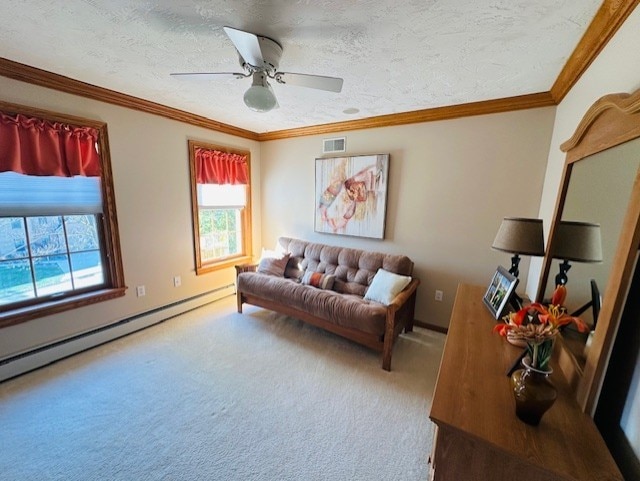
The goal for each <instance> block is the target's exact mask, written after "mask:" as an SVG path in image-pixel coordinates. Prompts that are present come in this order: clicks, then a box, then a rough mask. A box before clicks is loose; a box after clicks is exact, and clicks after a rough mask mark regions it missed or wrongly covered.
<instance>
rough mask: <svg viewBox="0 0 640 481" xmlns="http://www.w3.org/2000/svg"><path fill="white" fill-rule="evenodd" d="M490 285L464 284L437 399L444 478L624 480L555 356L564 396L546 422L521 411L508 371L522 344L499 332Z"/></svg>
mask: <svg viewBox="0 0 640 481" xmlns="http://www.w3.org/2000/svg"><path fill="white" fill-rule="evenodd" d="M485 290H486V289H485V288H484V287H482V286H471V285H466V284H461V285H460V286H459V287H458V292H457V295H456V301H455V304H454V307H453V313H452V315H451V324H450V326H449V333H448V336H447V341H446V344H445V349H444V354H443V357H442V362H441V364H440V371H439V374H438V381H437V383H436V389H435V393H434V398H433V404H432V406H431V414H430V418H431V420H432V421H433V422H434V423H435V424H436V435H435V438H434V448H433V453H432V455H431V462H432V466H431V467H432V472H431V475H432V479H434V480H437V481H449V480H450V481H474V480H478V481H488V480H491V481H498V480H509V481H511V480H517V481H529V480H531V481H533V480H535V481H542V480H544V481H551V480H560V479H562V480H580V481H587V480H594V481H595V480H597V481H604V480H622V479H623V478H622V475H621V474H620V471H619V470H618V468H617V466H616V464H615V462H614V461H613V458H612V457H611V455H610V453H609V451H608V449H607V447H606V445H605V443H604V441H603V440H602V437H601V436H600V433H599V432H598V430H597V428H596V426H595V424H594V423H593V420H592V419H591V418H590V417H589V416H588V415H586V414H584V413H583V412H582V411H581V410H580V408H579V406H578V404H577V402H576V401H575V397H574V395H573V393H572V392H571V390H570V388H569V385H568V384H567V382H566V381H565V379H564V378H563V377H562V373H561V372H560V369H559V368H558V367H557V366H556V365H554V364H552V367H554V370H555V372H554V373H553V375H552V376H551V379H552V381H553V383H554V385H555V386H556V387H557V388H558V399H557V400H556V402H555V404H554V405H553V406H552V408H551V409H550V410H549V411H547V413H546V414H545V415H544V416H543V418H542V421H540V425H538V426H537V427H533V426H529V425H527V424H525V423H523V422H522V421H520V420H519V419H518V418H517V417H516V414H515V402H514V399H513V395H512V394H511V392H510V386H509V378H508V377H507V376H506V372H507V370H508V369H509V367H510V366H511V365H512V364H513V362H514V360H515V359H516V358H517V357H518V354H520V352H521V349H520V348H517V347H514V346H512V345H510V344H508V343H507V342H506V341H505V339H504V338H502V337H501V336H499V335H497V334H494V333H493V332H492V328H493V326H494V325H495V323H496V320H495V319H493V318H492V317H491V315H490V314H489V312H488V311H487V309H486V307H485V306H484V304H483V303H482V296H483V295H484V292H485Z"/></svg>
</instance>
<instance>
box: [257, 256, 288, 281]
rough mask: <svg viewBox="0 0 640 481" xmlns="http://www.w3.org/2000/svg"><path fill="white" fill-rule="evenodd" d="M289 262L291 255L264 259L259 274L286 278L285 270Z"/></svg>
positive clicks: (259, 267)
mask: <svg viewBox="0 0 640 481" xmlns="http://www.w3.org/2000/svg"><path fill="white" fill-rule="evenodd" d="M287 262H289V254H285V255H283V256H282V257H263V258H262V260H261V261H260V264H258V272H261V273H262V274H269V275H271V276H277V277H284V270H285V269H286V268H287Z"/></svg>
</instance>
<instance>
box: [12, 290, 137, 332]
mask: <svg viewBox="0 0 640 481" xmlns="http://www.w3.org/2000/svg"><path fill="white" fill-rule="evenodd" d="M126 290H127V288H126V287H116V288H112V289H101V290H99V291H93V292H88V293H85V294H79V295H77V296H71V297H65V298H64V299H60V300H55V301H49V302H44V303H42V304H38V305H35V306H28V307H21V308H18V309H12V310H10V311H7V312H2V313H0V328H2V327H7V326H14V325H16V324H21V323H23V322H26V321H30V320H32V319H36V318H38V317H44V316H50V315H52V314H58V313H60V312H64V311H68V310H70V309H77V308H78V307H84V306H88V305H90V304H95V303H97V302H102V301H108V300H110V299H115V298H117V297H122V296H124V294H125V291H126Z"/></svg>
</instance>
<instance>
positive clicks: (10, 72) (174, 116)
mask: <svg viewBox="0 0 640 481" xmlns="http://www.w3.org/2000/svg"><path fill="white" fill-rule="evenodd" d="M0 75H2V76H4V77H8V78H12V79H14V80H20V81H22V82H27V83H30V84H34V85H39V86H41V87H47V88H50V89H54V90H58V91H60V92H67V93H70V94H74V95H79V96H81V97H86V98H89V99H93V100H99V101H101V102H106V103H109V104H113V105H118V106H120V107H127V108H130V109H134V110H139V111H141V112H146V113H149V114H154V115H160V116H161V117H166V118H168V119H171V120H177V121H179V122H185V123H187V124H191V125H195V126H198V127H203V128H205V129H210V130H215V131H217V132H222V133H225V134H229V135H234V136H236V137H242V138H245V139H251V140H258V134H257V133H256V132H252V131H250V130H245V129H241V128H240V127H235V126H233V125H228V124H224V123H222V122H218V121H216V120H211V119H208V118H206V117H202V116H200V115H196V114H192V113H189V112H186V111H184V110H179V109H174V108H172V107H167V106H166V105H162V104H158V103H156V102H151V101H149V100H144V99H141V98H138V97H133V96H132V95H127V94H123V93H120V92H116V91H115V90H109V89H106V88H103V87H97V86H95V85H92V84H88V83H85V82H81V81H79V80H74V79H72V78H69V77H65V76H63V75H59V74H56V73H53V72H48V71H46V70H41V69H39V68H36V67H30V66H29V65H24V64H21V63H18V62H14V61H13V60H9V59H6V58H1V57H0Z"/></svg>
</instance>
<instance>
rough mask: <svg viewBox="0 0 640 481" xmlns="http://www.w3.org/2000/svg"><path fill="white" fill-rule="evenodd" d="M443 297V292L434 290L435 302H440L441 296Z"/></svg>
mask: <svg viewBox="0 0 640 481" xmlns="http://www.w3.org/2000/svg"><path fill="white" fill-rule="evenodd" d="M443 295H444V292H442V291H441V290H439V289H436V301H442V296H443Z"/></svg>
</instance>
